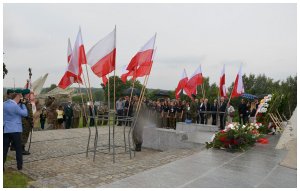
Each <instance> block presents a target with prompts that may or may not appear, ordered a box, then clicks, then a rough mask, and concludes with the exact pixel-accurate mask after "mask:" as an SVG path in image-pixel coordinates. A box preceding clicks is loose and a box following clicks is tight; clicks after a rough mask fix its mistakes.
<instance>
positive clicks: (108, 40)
mask: <svg viewBox="0 0 300 191" xmlns="http://www.w3.org/2000/svg"><path fill="white" fill-rule="evenodd" d="M87 62H88V64H89V65H90V66H91V69H92V71H93V72H94V74H95V75H96V76H98V77H99V78H101V77H103V76H106V75H107V74H109V73H111V72H112V71H114V70H115V67H116V28H115V29H114V30H113V31H112V32H110V33H109V34H108V35H106V37H104V38H103V39H101V40H100V41H98V42H97V44H95V45H94V46H93V47H92V48H91V49H90V50H89V51H88V53H87Z"/></svg>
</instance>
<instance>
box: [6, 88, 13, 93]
mask: <svg viewBox="0 0 300 191" xmlns="http://www.w3.org/2000/svg"><path fill="white" fill-rule="evenodd" d="M6 93H7V94H12V93H15V92H14V90H13V89H7V92H6Z"/></svg>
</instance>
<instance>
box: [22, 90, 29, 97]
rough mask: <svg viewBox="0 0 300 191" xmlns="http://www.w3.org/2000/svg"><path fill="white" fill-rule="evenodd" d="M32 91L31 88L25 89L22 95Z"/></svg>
mask: <svg viewBox="0 0 300 191" xmlns="http://www.w3.org/2000/svg"><path fill="white" fill-rule="evenodd" d="M29 93H30V89H23V90H22V95H23V96H24V95H26V94H29Z"/></svg>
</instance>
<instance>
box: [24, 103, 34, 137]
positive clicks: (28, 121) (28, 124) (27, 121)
mask: <svg viewBox="0 0 300 191" xmlns="http://www.w3.org/2000/svg"><path fill="white" fill-rule="evenodd" d="M25 105H26V108H27V111H28V116H27V117H22V126H23V131H24V129H32V128H33V112H32V104H31V103H30V102H29V101H26V103H25Z"/></svg>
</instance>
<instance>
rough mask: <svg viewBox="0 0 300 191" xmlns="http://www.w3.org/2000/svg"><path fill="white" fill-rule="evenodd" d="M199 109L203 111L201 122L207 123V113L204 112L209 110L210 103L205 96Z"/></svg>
mask: <svg viewBox="0 0 300 191" xmlns="http://www.w3.org/2000/svg"><path fill="white" fill-rule="evenodd" d="M201 111H202V112H204V113H202V115H201V124H207V119H208V113H206V112H207V111H210V104H209V103H208V99H207V98H205V99H204V102H203V104H202V107H201Z"/></svg>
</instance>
